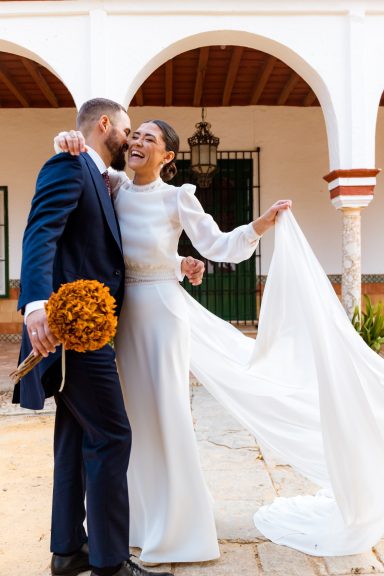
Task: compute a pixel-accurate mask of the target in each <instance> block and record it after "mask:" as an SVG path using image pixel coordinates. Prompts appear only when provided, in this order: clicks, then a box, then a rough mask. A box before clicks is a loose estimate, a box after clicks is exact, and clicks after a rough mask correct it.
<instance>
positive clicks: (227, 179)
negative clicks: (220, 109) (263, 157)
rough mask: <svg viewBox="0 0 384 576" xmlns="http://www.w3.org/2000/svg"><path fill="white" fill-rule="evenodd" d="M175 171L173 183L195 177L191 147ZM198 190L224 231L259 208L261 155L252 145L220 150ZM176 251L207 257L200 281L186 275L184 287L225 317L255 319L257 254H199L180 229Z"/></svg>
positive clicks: (248, 219) (243, 320)
mask: <svg viewBox="0 0 384 576" xmlns="http://www.w3.org/2000/svg"><path fill="white" fill-rule="evenodd" d="M177 170H178V173H177V175H176V177H175V178H174V180H172V184H175V185H176V186H180V185H181V184H183V183H187V182H193V174H191V171H190V155H189V152H183V153H181V155H180V160H178V161H177ZM196 196H197V198H198V199H199V200H200V202H201V204H202V206H203V207H204V210H205V211H206V212H208V213H209V214H211V215H212V216H213V218H214V219H215V221H216V222H217V223H218V225H219V227H220V229H221V230H222V231H223V232H226V231H229V230H232V229H233V228H235V227H236V226H239V225H241V224H247V223H248V222H251V221H252V220H253V219H254V218H256V217H257V216H258V215H259V214H260V160H259V149H257V150H255V151H240V152H239V151H220V152H218V170H217V172H216V174H215V176H214V178H213V181H212V184H211V186H210V187H209V188H200V187H199V186H197V189H196ZM179 253H180V254H181V255H183V256H189V255H191V256H194V257H196V258H199V259H200V260H203V261H204V262H205V269H206V271H205V274H204V280H203V284H202V285H201V286H191V285H190V284H189V282H188V281H187V280H184V282H183V286H184V288H185V289H186V290H187V291H188V292H189V293H190V294H191V295H192V296H193V297H194V298H196V300H198V302H200V303H201V304H202V305H203V306H205V307H206V308H208V310H210V311H211V312H213V313H214V314H216V315H217V316H220V317H221V318H223V319H224V320H229V321H231V322H233V323H238V324H245V325H255V324H257V319H258V307H259V302H260V294H259V291H260V283H259V282H258V277H260V276H261V270H260V262H261V254H260V247H258V249H257V251H256V254H255V255H254V256H252V257H251V258H250V259H249V260H246V261H245V262H241V263H240V264H225V263H217V262H212V261H210V260H207V259H206V258H203V257H202V256H201V255H200V254H199V253H198V252H197V250H195V249H194V247H193V246H192V244H191V242H190V240H189V238H188V237H187V235H186V234H185V233H184V232H183V234H182V236H181V238H180V243H179Z"/></svg>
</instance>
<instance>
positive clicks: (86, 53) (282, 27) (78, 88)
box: [0, 0, 384, 169]
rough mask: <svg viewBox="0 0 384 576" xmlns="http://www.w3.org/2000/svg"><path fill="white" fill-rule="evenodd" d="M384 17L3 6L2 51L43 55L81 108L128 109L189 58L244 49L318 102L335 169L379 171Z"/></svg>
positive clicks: (193, 5)
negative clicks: (164, 70)
mask: <svg viewBox="0 0 384 576" xmlns="http://www.w3.org/2000/svg"><path fill="white" fill-rule="evenodd" d="M383 14H384V6H383V3H382V2H381V1H380V2H379V1H377V0H376V1H375V0H360V1H359V2H355V1H352V0H338V1H337V2H332V1H330V0H327V1H323V0H317V1H315V0H314V1H312V0H311V1H310V2H308V0H296V1H294V2H293V1H290V0H268V1H266V0H237V2H236V3H234V2H233V0H181V1H180V0H168V1H167V2H159V1H158V0H141V1H140V2H133V1H132V0H77V1H76V2H73V1H72V2H71V1H68V2H66V1H63V2H60V3H58V2H17V3H15V2H2V9H1V12H0V49H1V50H10V51H12V50H11V48H10V44H9V43H14V44H15V45H18V46H19V47H17V46H16V48H14V49H15V50H19V51H21V52H22V51H23V49H27V50H28V51H29V52H30V53H31V54H36V58H37V59H39V60H40V61H42V62H45V63H46V64H47V65H48V66H49V67H50V68H51V70H53V71H55V72H56V73H57V74H58V75H59V76H60V77H61V78H62V79H63V81H64V82H65V83H66V85H67V87H68V89H69V90H70V91H71V93H72V94H73V96H74V98H75V101H76V103H77V104H80V102H81V101H82V100H84V99H85V98H90V97H93V96H107V97H111V98H114V99H116V100H118V101H121V102H125V103H128V102H129V100H130V99H131V97H132V96H133V94H134V92H135V91H136V89H137V88H138V87H139V86H140V85H141V83H142V82H143V81H144V80H145V78H146V77H147V76H148V75H149V74H150V73H151V72H152V71H153V70H154V69H156V68H157V67H158V66H159V65H160V64H162V63H163V62H165V61H166V60H168V59H169V58H171V57H173V56H175V55H176V54H178V53H180V52H183V51H185V50H189V49H191V48H195V47H199V46H204V45H212V44H237V45H243V46H249V47H253V48H256V49H259V50H264V51H265V52H267V53H270V54H274V55H275V56H277V57H278V58H281V59H282V60H283V61H285V62H286V63H287V64H288V65H290V66H291V67H292V68H293V69H294V70H296V71H297V72H298V74H300V75H301V76H302V77H303V78H305V79H306V80H307V82H308V83H309V84H310V85H311V86H312V88H313V89H314V90H315V92H316V94H317V95H318V97H319V99H320V101H321V103H322V106H323V110H324V115H325V118H326V124H327V131H328V134H329V141H330V146H329V151H330V162H329V165H330V168H331V169H336V168H363V167H366V168H372V167H373V160H374V158H373V157H374V147H373V141H374V136H373V135H374V131H375V121H374V115H372V113H371V112H370V111H372V110H375V107H376V105H377V99H378V97H379V95H380V93H381V91H382V89H383V87H384V85H383V80H382V79H381V73H378V72H377V71H378V70H381V68H382V66H381V62H382V53H383V52H384V35H383V34H382V26H381V23H382V18H383ZM64 47H65V49H64ZM378 76H379V77H380V78H379V79H378V80H377V81H376V80H375V79H376V78H377V77H378ZM374 80H375V82H374Z"/></svg>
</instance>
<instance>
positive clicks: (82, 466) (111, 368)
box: [13, 154, 131, 567]
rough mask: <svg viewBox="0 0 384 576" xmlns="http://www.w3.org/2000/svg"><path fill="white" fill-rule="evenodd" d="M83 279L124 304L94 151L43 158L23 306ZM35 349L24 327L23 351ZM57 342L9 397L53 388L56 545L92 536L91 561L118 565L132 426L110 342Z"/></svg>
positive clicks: (30, 402) (37, 401)
mask: <svg viewBox="0 0 384 576" xmlns="http://www.w3.org/2000/svg"><path fill="white" fill-rule="evenodd" d="M77 279H92V280H99V281H100V282H103V283H104V284H105V285H107V286H109V288H110V291H111V294H112V295H113V296H114V297H115V298H116V301H117V305H118V312H119V311H120V309H121V304H122V299H123V295H124V259H123V254H122V248H121V238H120V232H119V227H118V223H117V220H116V216H115V212H114V209H113V206H112V202H111V199H110V198H109V196H108V192H107V189H106V185H105V182H104V180H103V178H102V176H101V174H100V172H99V170H98V168H97V166H96V165H95V163H94V162H93V160H92V159H91V158H90V156H89V155H88V154H82V155H80V156H79V157H75V156H70V155H69V154H58V155H56V156H54V157H52V158H51V159H50V160H48V162H47V163H46V164H45V165H44V166H43V168H42V170H41V172H40V174H39V176H38V179H37V185H36V193H35V196H34V198H33V201H32V208H31V212H30V215H29V218H28V224H27V227H26V230H25V234H24V239H23V258H22V270H21V290H20V298H19V308H20V309H21V310H24V308H25V305H26V304H27V303H29V302H33V301H36V300H46V299H48V298H49V296H50V294H51V293H52V291H56V290H57V289H58V288H59V287H60V285H61V284H63V283H65V282H72V281H73V280H77ZM30 350H31V344H30V341H29V337H28V333H27V330H26V329H25V328H24V331H23V337H22V345H21V352H20V359H23V358H25V356H26V355H27V354H28V353H29V351H30ZM60 383H61V347H59V348H58V349H57V351H56V352H55V353H54V354H50V355H49V356H48V358H46V359H44V360H42V361H41V362H40V364H39V365H38V366H37V367H36V368H34V369H33V370H32V371H31V372H30V373H29V374H28V375H26V376H25V377H24V378H23V379H22V380H21V382H20V384H19V385H16V387H15V391H14V397H13V401H14V402H17V403H20V404H21V406H24V407H26V408H31V409H39V408H42V407H43V405H44V400H45V398H46V397H48V396H51V395H55V397H56V402H57V412H56V422H55V441H54V451H55V470H54V490H53V506H52V538H51V550H52V551H53V552H56V553H58V554H60V553H61V554H69V553H71V552H73V551H75V550H77V549H78V548H80V546H81V545H82V544H83V542H85V541H86V540H87V536H86V534H85V531H84V528H83V521H84V518H85V509H84V494H86V498H87V526H88V540H89V549H90V561H91V564H92V565H93V566H97V567H103V566H113V565H117V564H118V563H120V562H122V561H123V560H126V559H127V558H128V557H129V504H128V490H127V468H128V461H129V455H130V449H131V429H130V425H129V422H128V418H127V415H126V412H125V409H124V403H123V398H122V393H121V388H120V383H119V378H118V374H117V370H116V363H115V354H114V351H113V349H112V348H111V347H110V346H105V347H104V348H102V349H101V350H97V351H94V352H85V353H78V352H73V351H67V352H66V379H65V385H64V388H63V391H62V392H61V393H58V390H59V387H60Z"/></svg>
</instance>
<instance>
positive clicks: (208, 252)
mask: <svg viewBox="0 0 384 576" xmlns="http://www.w3.org/2000/svg"><path fill="white" fill-rule="evenodd" d="M194 191H195V187H194V186H192V185H190V184H185V185H183V186H181V188H180V189H179V190H178V209H179V218H180V223H181V225H182V227H183V228H184V230H185V232H186V234H187V236H188V237H189V239H190V240H191V242H192V244H193V245H194V247H195V248H196V249H197V250H198V251H199V252H200V254H202V256H205V257H206V258H209V259H210V260H214V261H216V262H233V263H235V264H237V263H238V262H241V261H243V260H246V259H247V258H249V257H250V256H251V255H252V254H253V252H254V250H255V249H256V247H257V245H258V243H259V240H260V237H261V236H262V234H264V232H266V231H267V230H268V229H269V228H271V227H272V226H273V225H274V223H275V219H276V216H277V214H278V213H279V212H280V211H282V210H286V209H287V208H289V207H290V206H291V202H290V200H280V201H279V202H276V203H275V204H273V206H271V207H270V208H269V209H268V210H267V211H266V212H265V213H264V214H263V215H262V216H260V218H258V219H257V220H255V221H254V222H251V223H250V224H244V225H242V226H238V227H237V228H235V229H234V230H232V231H231V232H222V231H221V230H220V228H219V227H218V225H217V224H216V222H215V221H214V219H213V218H212V216H211V215H210V214H206V213H205V212H204V209H203V207H202V206H201V204H200V202H199V201H198V199H197V198H196V197H195V195H194Z"/></svg>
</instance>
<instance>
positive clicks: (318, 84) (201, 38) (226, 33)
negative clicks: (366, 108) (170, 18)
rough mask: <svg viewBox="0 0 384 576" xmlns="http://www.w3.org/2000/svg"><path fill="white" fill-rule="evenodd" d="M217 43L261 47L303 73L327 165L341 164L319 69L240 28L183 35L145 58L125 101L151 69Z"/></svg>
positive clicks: (281, 46) (330, 105)
mask: <svg viewBox="0 0 384 576" xmlns="http://www.w3.org/2000/svg"><path fill="white" fill-rule="evenodd" d="M220 44H231V45H235V46H245V47H248V48H254V49H256V50H261V51H263V52H266V53H268V54H271V55H273V56H276V57H277V58H279V59H280V60H282V61H283V62H285V63H286V64H287V65H288V66H290V67H291V68H292V69H293V70H295V71H296V72H297V73H298V74H299V75H300V76H302V78H303V79H304V80H305V81H306V82H307V84H308V85H309V86H310V87H311V88H312V90H313V91H314V93H315V94H316V96H317V98H318V100H319V102H320V105H321V108H322V111H323V114H324V119H325V125H326V130H327V137H328V149H329V160H330V166H331V167H338V166H339V165H340V149H339V138H338V125H337V118H336V114H335V109H334V105H333V102H332V98H331V94H330V91H329V89H328V87H327V83H326V81H325V80H324V78H323V77H322V75H321V74H320V72H319V71H317V70H316V69H315V68H314V67H313V66H312V65H311V64H310V63H309V62H308V61H307V60H305V59H304V58H303V57H302V56H301V55H300V54H298V53H297V52H295V51H294V50H293V49H292V48H290V47H288V46H286V45H284V44H282V43H281V42H278V41H276V40H274V39H271V38H268V37H266V36H261V35H258V34H256V33H251V32H245V31H243V30H214V31H210V32H202V33H198V34H193V35H191V36H186V37H184V38H182V39H180V40H178V41H176V42H173V43H172V44H169V45H168V46H167V47H165V48H164V49H163V50H160V51H158V52H156V53H154V54H153V56H152V58H150V59H148V61H147V63H146V64H145V65H144V66H143V67H142V68H141V69H140V71H139V72H138V73H137V74H136V76H135V77H134V79H133V81H132V82H131V84H130V86H129V89H128V91H127V92H126V94H125V98H124V103H126V104H127V105H129V103H130V101H131V100H132V98H133V96H134V94H135V93H136V91H137V90H138V88H139V87H140V86H141V85H142V83H143V82H144V81H145V80H146V79H147V78H148V76H149V75H150V74H152V72H154V70H156V69H157V68H158V67H159V66H161V65H162V64H164V63H165V62H166V61H167V60H169V59H171V58H173V57H174V56H176V55H178V54H180V53H182V52H186V51H188V50H192V49H194V48H200V47H202V46H209V45H220Z"/></svg>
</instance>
